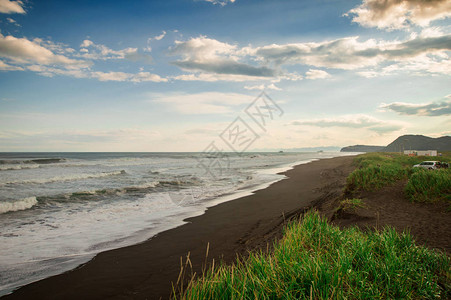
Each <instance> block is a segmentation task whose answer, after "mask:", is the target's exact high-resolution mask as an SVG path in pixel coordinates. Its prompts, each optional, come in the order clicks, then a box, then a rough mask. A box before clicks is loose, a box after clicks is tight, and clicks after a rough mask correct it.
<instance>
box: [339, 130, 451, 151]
mask: <svg viewBox="0 0 451 300" xmlns="http://www.w3.org/2000/svg"><path fill="white" fill-rule="evenodd" d="M404 150H437V151H451V136H442V137H439V138H431V137H428V136H424V135H413V134H407V135H402V136H400V137H398V138H397V139H396V140H394V141H393V142H391V143H390V144H388V145H387V146H385V147H384V146H367V145H354V146H348V147H344V148H341V150H340V152H402V151H404Z"/></svg>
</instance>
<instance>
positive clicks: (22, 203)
mask: <svg viewBox="0 0 451 300" xmlns="http://www.w3.org/2000/svg"><path fill="white" fill-rule="evenodd" d="M36 204H38V200H36V197H28V198H24V199H20V200H16V201H14V202H0V214H4V213H7V212H12V211H19V210H26V209H29V208H32V207H33V206H35V205H36Z"/></svg>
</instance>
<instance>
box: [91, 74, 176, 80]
mask: <svg viewBox="0 0 451 300" xmlns="http://www.w3.org/2000/svg"><path fill="white" fill-rule="evenodd" d="M91 77H92V78H97V79H98V80H100V81H131V82H146V81H152V82H167V81H168V80H167V79H166V78H162V77H160V76H159V75H157V74H151V73H149V72H139V73H136V74H133V73H124V72H92V73H91Z"/></svg>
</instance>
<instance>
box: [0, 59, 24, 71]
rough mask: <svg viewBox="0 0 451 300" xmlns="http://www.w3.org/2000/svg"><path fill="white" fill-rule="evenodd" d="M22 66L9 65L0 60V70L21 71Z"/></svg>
mask: <svg viewBox="0 0 451 300" xmlns="http://www.w3.org/2000/svg"><path fill="white" fill-rule="evenodd" d="M22 70H23V68H21V67H18V66H11V65H8V64H6V63H4V62H3V61H1V60H0V71H22Z"/></svg>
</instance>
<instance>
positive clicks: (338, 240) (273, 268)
mask: <svg viewBox="0 0 451 300" xmlns="http://www.w3.org/2000/svg"><path fill="white" fill-rule="evenodd" d="M450 266H451V265H450V259H449V258H448V257H447V256H446V255H445V254H442V253H440V252H435V251H432V250H428V249H426V248H424V247H421V246H417V245H415V242H414V241H413V239H412V237H411V236H410V235H409V234H408V233H403V234H398V233H396V231H395V230H394V229H391V228H385V229H384V230H383V231H380V232H377V231H368V232H365V233H364V232H362V231H361V230H359V229H358V228H356V227H352V228H348V229H344V230H340V229H339V228H338V227H336V226H333V225H330V224H329V223H327V221H326V220H325V219H324V218H322V217H320V216H319V215H318V214H317V213H316V212H309V213H307V214H305V216H304V217H303V219H302V220H300V221H296V222H292V223H290V224H288V225H287V226H286V227H285V231H284V236H283V238H282V240H280V241H279V242H278V243H276V244H275V246H274V250H273V251H272V252H271V253H265V252H259V253H251V254H250V255H249V257H248V258H246V259H239V260H237V262H236V263H235V264H234V265H233V266H225V265H221V266H219V267H216V268H213V269H212V270H209V271H207V272H205V273H204V274H203V276H202V277H200V278H198V279H196V280H192V281H191V282H190V283H189V285H188V287H187V289H185V290H183V291H182V293H181V294H180V293H177V295H178V296H174V298H175V299H447V298H448V297H449V296H451V294H450V278H451V274H450Z"/></svg>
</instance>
